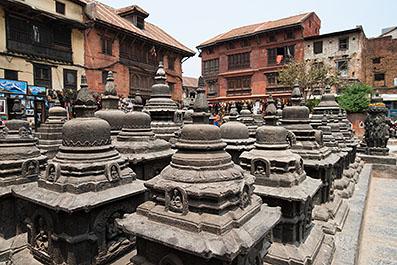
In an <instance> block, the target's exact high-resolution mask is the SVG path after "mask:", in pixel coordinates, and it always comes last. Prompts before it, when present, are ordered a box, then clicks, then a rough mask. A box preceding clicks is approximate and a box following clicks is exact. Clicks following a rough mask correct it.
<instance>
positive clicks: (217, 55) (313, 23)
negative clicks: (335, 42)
mask: <svg viewBox="0 0 397 265" xmlns="http://www.w3.org/2000/svg"><path fill="white" fill-rule="evenodd" d="M320 25H321V21H320V19H319V18H318V16H317V15H316V14H315V13H314V12H311V13H306V14H301V15H296V16H292V17H288V18H283V19H279V20H275V21H268V22H264V23H258V24H254V25H248V26H243V27H240V28H236V29H232V30H230V31H228V32H226V33H222V34H219V35H217V36H215V37H213V38H211V39H209V40H207V41H205V42H203V43H202V44H200V45H199V46H198V47H197V48H198V49H199V50H200V56H201V60H202V76H203V77H204V79H205V81H206V88H207V92H208V97H209V100H210V101H213V102H219V101H228V100H230V101H241V100H257V99H263V98H265V97H266V96H267V95H268V93H269V92H272V93H273V95H274V96H276V97H281V96H287V95H289V94H290V91H289V89H290V88H285V87H282V86H280V85H279V84H277V75H278V72H279V71H280V70H281V69H282V67H283V65H285V64H286V63H288V62H289V61H290V60H292V59H293V60H296V61H301V60H303V58H304V54H303V53H304V38H305V37H308V36H313V35H318V34H319V31H320Z"/></svg>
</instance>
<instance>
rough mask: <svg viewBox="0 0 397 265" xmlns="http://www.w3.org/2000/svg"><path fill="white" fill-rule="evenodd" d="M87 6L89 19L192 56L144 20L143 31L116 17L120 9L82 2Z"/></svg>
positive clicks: (180, 44) (175, 41) (178, 43)
mask: <svg viewBox="0 0 397 265" xmlns="http://www.w3.org/2000/svg"><path fill="white" fill-rule="evenodd" d="M83 1H85V2H86V3H87V4H89V9H88V10H90V11H89V12H90V14H88V16H89V17H90V19H93V20H95V21H101V22H104V23H106V24H110V25H111V26H113V27H115V28H119V29H121V30H127V31H130V32H131V33H133V34H137V35H140V36H141V37H143V38H146V39H151V40H154V41H155V42H159V43H161V44H163V45H167V46H171V47H174V48H176V49H179V50H181V51H183V52H185V53H187V54H189V55H190V56H193V55H194V53H195V52H194V51H192V50H191V49H189V48H188V47H186V46H185V45H183V44H182V43H180V42H179V41H177V40H176V39H174V38H173V37H172V36H170V35H169V34H167V33H166V32H165V31H163V30H162V29H160V28H159V27H157V26H156V25H153V24H151V23H149V22H147V21H146V20H145V29H140V28H138V27H136V26H135V25H134V24H132V23H131V22H130V21H128V20H127V19H125V18H122V17H121V16H119V15H118V13H119V12H120V9H115V8H113V7H110V6H108V5H105V4H103V3H101V2H98V1H95V0H83Z"/></svg>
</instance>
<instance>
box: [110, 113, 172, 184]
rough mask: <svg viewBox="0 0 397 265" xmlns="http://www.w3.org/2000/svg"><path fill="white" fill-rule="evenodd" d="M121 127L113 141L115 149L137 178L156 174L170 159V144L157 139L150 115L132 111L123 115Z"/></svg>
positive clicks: (146, 178) (145, 178) (150, 176)
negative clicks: (125, 160)
mask: <svg viewBox="0 0 397 265" xmlns="http://www.w3.org/2000/svg"><path fill="white" fill-rule="evenodd" d="M123 123H124V125H123V129H122V130H121V132H120V133H119V135H118V136H117V140H116V141H114V145H115V147H116V149H117V150H118V151H119V152H120V153H121V154H123V155H124V156H125V157H126V158H128V160H129V165H130V168H132V170H134V172H135V173H136V175H137V178H138V179H142V180H148V179H151V178H153V177H154V176H156V175H158V174H159V173H160V172H161V170H163V168H164V167H165V166H167V165H168V164H169V163H170V161H171V156H172V154H174V153H175V151H174V150H172V149H171V144H170V143H169V142H167V141H165V140H163V139H157V138H156V136H155V135H154V133H153V131H152V129H151V127H150V123H151V119H150V115H149V114H147V113H145V112H139V111H132V112H129V113H127V114H126V115H125V117H124V122H123Z"/></svg>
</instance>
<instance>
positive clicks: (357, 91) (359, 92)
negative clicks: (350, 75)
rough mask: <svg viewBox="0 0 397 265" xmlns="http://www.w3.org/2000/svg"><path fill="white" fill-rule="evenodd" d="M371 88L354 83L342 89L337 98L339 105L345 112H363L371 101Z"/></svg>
mask: <svg viewBox="0 0 397 265" xmlns="http://www.w3.org/2000/svg"><path fill="white" fill-rule="evenodd" d="M372 91H373V88H372V87H371V86H368V85H365V84H361V83H355V84H351V85H348V86H346V87H344V88H343V89H342V93H341V94H340V96H339V97H338V99H337V100H338V103H339V105H340V106H341V107H342V108H344V109H345V110H346V111H347V112H365V111H366V110H367V109H368V104H369V103H370V100H371V93H372Z"/></svg>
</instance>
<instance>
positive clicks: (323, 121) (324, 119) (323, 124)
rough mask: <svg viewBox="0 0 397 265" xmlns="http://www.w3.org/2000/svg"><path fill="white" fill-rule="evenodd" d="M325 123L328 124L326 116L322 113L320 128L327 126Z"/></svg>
mask: <svg viewBox="0 0 397 265" xmlns="http://www.w3.org/2000/svg"><path fill="white" fill-rule="evenodd" d="M327 123H328V118H327V114H326V113H324V114H323V118H322V119H321V126H327Z"/></svg>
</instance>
